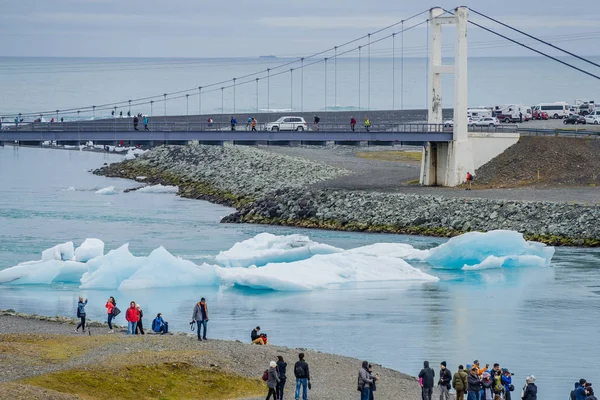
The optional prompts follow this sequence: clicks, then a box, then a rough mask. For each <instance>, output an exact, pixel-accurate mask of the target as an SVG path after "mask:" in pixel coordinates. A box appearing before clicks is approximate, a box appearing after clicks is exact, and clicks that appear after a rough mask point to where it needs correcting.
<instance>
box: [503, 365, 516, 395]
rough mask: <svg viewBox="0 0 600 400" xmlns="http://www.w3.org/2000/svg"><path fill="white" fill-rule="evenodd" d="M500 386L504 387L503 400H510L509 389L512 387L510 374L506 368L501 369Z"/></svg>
mask: <svg viewBox="0 0 600 400" xmlns="http://www.w3.org/2000/svg"><path fill="white" fill-rule="evenodd" d="M501 379H502V385H503V386H504V400H510V388H511V386H512V387H513V389H514V386H513V385H512V374H511V373H510V371H509V370H508V369H506V368H502V378H501Z"/></svg>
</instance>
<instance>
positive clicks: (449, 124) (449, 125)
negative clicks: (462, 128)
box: [444, 118, 478, 128]
mask: <svg viewBox="0 0 600 400" xmlns="http://www.w3.org/2000/svg"><path fill="white" fill-rule="evenodd" d="M475 121H478V119H477V118H475V119H473V118H468V119H467V125H468V126H471V125H473V122H475ZM452 127H454V120H453V119H448V120H446V121H444V128H452Z"/></svg>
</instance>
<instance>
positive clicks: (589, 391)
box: [585, 386, 598, 400]
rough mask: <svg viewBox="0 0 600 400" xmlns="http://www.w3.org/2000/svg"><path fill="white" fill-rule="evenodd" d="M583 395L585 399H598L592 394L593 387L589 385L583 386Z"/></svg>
mask: <svg viewBox="0 0 600 400" xmlns="http://www.w3.org/2000/svg"><path fill="white" fill-rule="evenodd" d="M585 395H586V396H587V397H586V399H585V400H598V398H596V396H594V389H592V387H591V386H588V387H586V388H585Z"/></svg>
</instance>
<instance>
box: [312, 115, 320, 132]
mask: <svg viewBox="0 0 600 400" xmlns="http://www.w3.org/2000/svg"><path fill="white" fill-rule="evenodd" d="M319 122H321V118H319V116H318V115H315V126H314V128H313V129H314V130H315V131H318V130H319Z"/></svg>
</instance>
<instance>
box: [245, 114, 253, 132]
mask: <svg viewBox="0 0 600 400" xmlns="http://www.w3.org/2000/svg"><path fill="white" fill-rule="evenodd" d="M253 119H254V118H252V117H248V121H246V130H248V129H250V125H251V124H252V120H253Z"/></svg>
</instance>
